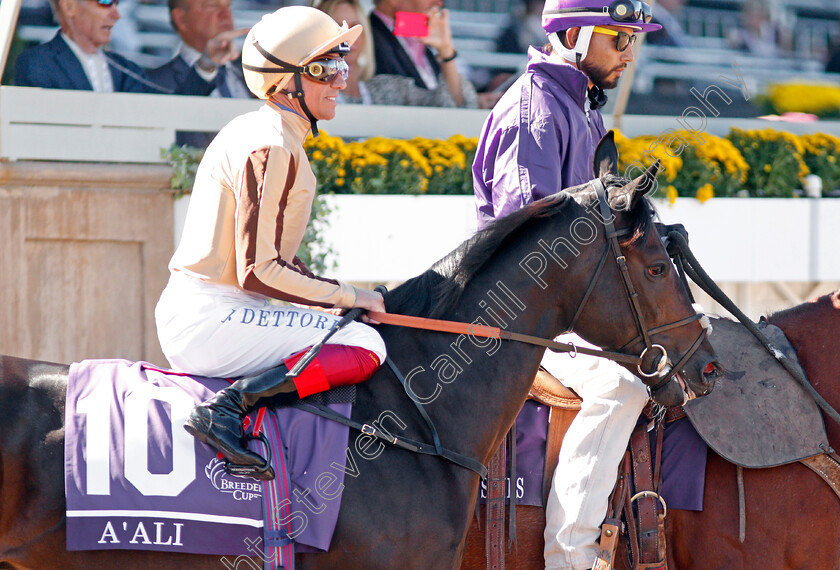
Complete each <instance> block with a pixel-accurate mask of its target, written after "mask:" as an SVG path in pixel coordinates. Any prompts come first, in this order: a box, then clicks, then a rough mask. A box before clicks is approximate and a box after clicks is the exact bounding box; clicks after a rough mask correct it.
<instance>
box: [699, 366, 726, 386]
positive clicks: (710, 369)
mask: <svg viewBox="0 0 840 570" xmlns="http://www.w3.org/2000/svg"><path fill="white" fill-rule="evenodd" d="M721 376H723V368H721V366H720V365H719V364H718V363H717V362H709V363H708V364H707V365H706V367H705V368H704V369H703V378H704V379H705V380H706V382H714V381H715V380H717V379H718V378H720V377H721Z"/></svg>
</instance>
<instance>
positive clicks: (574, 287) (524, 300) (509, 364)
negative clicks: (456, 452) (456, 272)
mask: <svg viewBox="0 0 840 570" xmlns="http://www.w3.org/2000/svg"><path fill="white" fill-rule="evenodd" d="M544 225H548V224H544ZM560 227H562V224H559V223H558V224H554V231H553V233H552V232H549V233H551V236H550V237H549V235H548V233H546V235H533V234H531V233H529V234H527V236H526V239H523V240H520V244H521V243H527V244H531V245H532V246H533V248H529V249H523V248H522V247H521V245H520V247H516V248H510V249H514V250H516V251H506V252H502V253H500V254H499V255H496V256H494V258H493V259H492V260H490V261H488V263H487V265H486V267H485V268H483V269H482V270H481V271H480V272H479V274H478V275H476V276H475V277H474V279H473V280H472V281H471V282H470V283H469V285H468V286H467V287H466V289H465V291H464V294H463V296H462V298H461V301H460V303H459V305H458V308H457V309H455V310H454V311H453V312H452V313H451V314H450V315H447V316H445V317H444V318H446V319H449V320H456V321H462V322H469V323H478V324H479V325H489V326H492V327H499V328H501V329H504V330H509V331H514V332H519V333H524V334H528V335H532V336H538V337H541V338H548V339H550V338H553V337H554V336H556V335H557V334H558V333H559V332H560V331H561V330H562V329H563V326H564V325H565V324H567V323H566V322H563V321H564V320H568V319H569V317H570V315H572V314H573V313H574V309H575V307H574V306H573V305H574V304H576V303H577V302H579V300H580V298H581V297H582V295H583V293H584V288H585V287H586V284H587V283H588V280H587V278H588V276H589V273H591V272H587V271H586V270H583V269H581V270H578V268H579V267H580V266H582V265H586V264H587V263H589V264H594V261H593V259H594V257H595V255H578V256H571V255H570V256H569V261H568V262H566V263H567V264H568V265H567V266H566V267H565V268H564V267H562V266H561V264H560V263H558V262H556V260H552V259H551V258H550V256H549V255H548V254H545V253H544V252H543V250H542V249H541V248H540V247H539V246H538V243H539V241H540V240H542V242H543V243H551V242H552V241H553V240H554V239H556V238H557V235H558V228H560ZM563 231H564V232H565V228H563ZM593 247H596V249H597V248H600V242H598V244H597V245H595V246H593ZM535 252H537V253H540V252H542V255H543V256H544V257H545V261H546V264H547V268H546V270H545V271H544V272H543V273H541V274H540V275H539V276H536V275H535V272H534V271H533V269H530V270H529V269H527V268H526V267H523V265H522V263H521V261H522V260H523V259H526V258H527V257H528V256H529V255H530V254H532V253H535ZM526 265H527V264H526ZM545 284H550V286H548V287H547V288H546V287H544V286H545ZM454 340H455V342H454V343H453V342H452V341H453V339H446V340H444V341H442V342H441V343H440V345H439V346H438V348H439V349H440V350H441V352H440V353H437V354H438V356H437V358H436V359H434V360H432V366H430V367H429V368H434V369H435V370H436V371H437V373H438V375H439V376H440V375H441V374H442V373H443V371H444V370H448V371H449V374H456V373H457V378H455V379H454V380H451V381H449V382H448V383H447V384H446V386H445V390H444V391H442V393H441V397H440V398H437V399H436V401H435V402H433V403H431V404H430V405H429V406H428V408H427V409H428V410H429V413H430V414H432V415H433V416H435V417H447V418H450V421H447V422H446V424H447V426H446V428H445V429H446V431H448V432H449V434H450V435H451V436H452V437H453V438H457V440H458V441H459V442H463V443H462V444H461V445H466V446H467V447H469V448H470V449H472V450H473V452H474V453H476V454H477V455H478V456H479V457H482V458H483V459H486V460H489V458H490V454H492V452H493V451H495V448H496V446H497V445H498V443H499V442H500V441H501V438H502V437H503V436H504V434H505V433H506V432H507V430H508V429H509V428H510V425H511V424H512V423H513V421H514V419H515V418H516V415H517V414H518V412H519V410H520V408H521V407H522V404H523V403H524V402H525V399H526V397H527V395H528V390H529V388H530V386H531V384H532V383H533V380H534V376H535V374H536V371H537V369H538V367H539V363H540V360H541V358H542V354H543V352H544V350H543V349H542V348H541V347H538V346H534V345H530V344H525V343H521V342H515V341H502V340H498V339H496V340H490V339H484V338H478V337H473V336H470V335H461V336H459V337H458V339H454ZM435 363H436V364H435ZM429 372H430V373H431V370H430V371H429ZM441 431H443V430H441ZM441 435H442V436H443V433H442V434H441ZM485 456H486V457H485Z"/></svg>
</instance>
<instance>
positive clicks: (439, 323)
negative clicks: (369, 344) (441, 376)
mask: <svg viewBox="0 0 840 570" xmlns="http://www.w3.org/2000/svg"><path fill="white" fill-rule="evenodd" d="M367 315H368V316H369V317H370V318H371V319H373V320H375V321H377V322H379V323H382V324H383V325H396V326H400V327H408V328H413V329H424V330H429V331H438V332H446V333H452V334H468V335H470V336H473V337H481V338H498V339H501V340H514V341H518V342H524V343H526V344H533V345H536V346H544V347H546V348H548V349H550V350H552V351H554V352H571V353H572V354H577V353H580V354H588V355H590V356H599V357H601V358H608V359H610V360H613V361H615V362H623V363H624V364H633V365H636V366H638V365H639V364H641V362H642V359H641V358H640V357H638V356H632V355H630V354H622V353H620V352H609V351H606V350H599V349H595V348H586V347H583V346H580V347H579V346H575V345H574V344H571V343H566V342H557V341H555V340H551V339H547V338H541V337H538V336H531V335H527V334H522V333H516V332H510V331H504V330H501V329H500V328H499V327H491V326H488V325H480V324H475V323H461V322H457V321H444V320H440V319H428V318H426V317H413V316H411V315H397V314H395V313H380V312H378V311H368V313H367ZM704 334H705V333H704Z"/></svg>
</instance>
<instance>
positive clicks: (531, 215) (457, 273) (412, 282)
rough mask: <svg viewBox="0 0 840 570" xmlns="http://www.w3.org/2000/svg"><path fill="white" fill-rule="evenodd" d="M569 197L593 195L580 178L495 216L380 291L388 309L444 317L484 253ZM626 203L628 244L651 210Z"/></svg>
mask: <svg viewBox="0 0 840 570" xmlns="http://www.w3.org/2000/svg"><path fill="white" fill-rule="evenodd" d="M603 180H604V185H605V187H607V188H614V187H621V186H624V185H625V184H627V182H628V180H627V179H624V178H620V177H618V176H613V175H607V176H606V177H605V178H604V179H603ZM569 200H575V201H577V202H579V203H581V204H584V205H585V204H588V203H591V202H592V201H594V200H597V198H596V196H595V191H594V189H593V188H592V186H591V185H590V184H589V183H586V184H582V185H580V186H575V187H573V188H568V189H566V190H565V191H563V192H558V193H557V194H554V195H553V196H549V197H547V198H543V199H542V200H538V201H537V202H534V203H532V204H528V205H527V206H525V207H524V208H522V209H520V210H517V211H515V212H513V213H511V214H509V215H507V216H505V217H503V218H499V219H497V220H495V221H494V222H493V223H491V224H490V225H488V226H487V227H486V228H484V229H483V230H481V231H479V232H477V233H476V234H475V235H474V236H472V237H471V238H469V239H468V240H466V241H465V242H464V243H462V244H461V245H460V246H458V247H457V248H456V249H455V250H454V251H452V252H451V253H449V254H448V255H447V256H446V257H444V258H443V259H441V260H440V261H438V262H437V263H435V264H434V265H432V267H430V268H429V269H428V270H426V272H424V273H422V274H420V275H418V276H417V277H413V278H411V279H409V280H408V281H406V282H405V283H403V284H402V285H400V286H399V287H397V288H396V289H394V290H393V291H391V292H389V293H388V294H387V295H386V296H385V304H386V307H387V309H388V311H389V312H392V313H399V314H403V315H413V316H422V317H429V318H441V317H443V316H445V315H446V314H447V313H449V311H451V310H452V309H453V308H454V307H455V306H456V305H457V304H458V302H459V301H460V299H461V295H462V294H463V292H464V288H465V287H466V286H467V283H469V282H470V280H471V279H472V278H473V277H474V276H475V274H476V273H477V272H478V270H479V269H481V267H482V266H483V265H484V264H485V263H486V262H487V260H488V259H489V258H490V256H492V255H493V254H494V253H496V252H497V251H498V250H499V249H500V248H501V247H502V245H503V244H504V243H506V242H507V241H509V240H511V239H512V238H513V237H514V236H516V235H517V234H518V232H519V231H520V230H521V229H522V228H523V226H524V225H525V224H526V222H528V221H529V220H532V219H535V218H547V217H552V216H555V215H560V214H562V213H563V212H564V211H565V210H566V209H567V208H566V207H567V205H568V204H569ZM610 202H611V205H612V206H613V207H614V208H619V207H620V206H618V205H617V204H616V200H615V196H611V197H610ZM627 208H629V201H627V200H625V204H624V210H625V211H626V212H627V221H628V222H629V224H630V227H631V233H630V237H629V238H625V240H624V242H623V243H630V242H632V241H634V240H635V239H638V237H639V236H641V235H643V234H644V232H645V229H646V228H647V226H648V224H649V223H650V220H651V219H652V218H653V216H654V215H655V210H654V209H653V206H652V205H651V204H650V202H649V201H648V200H647V198H644V199H642V200H639V201H638V204H637V205H636V207H635V208H633V210H632V211H628V210H627Z"/></svg>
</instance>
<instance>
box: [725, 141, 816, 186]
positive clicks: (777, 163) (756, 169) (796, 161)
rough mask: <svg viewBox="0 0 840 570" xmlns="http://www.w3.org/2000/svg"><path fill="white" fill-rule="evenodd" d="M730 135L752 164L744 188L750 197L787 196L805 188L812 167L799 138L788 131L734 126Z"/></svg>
mask: <svg viewBox="0 0 840 570" xmlns="http://www.w3.org/2000/svg"><path fill="white" fill-rule="evenodd" d="M727 138H728V139H729V140H730V141H731V142H732V144H733V145H735V147H737V148H738V149H740V151H741V155H742V156H743V157H744V160H746V161H747V164H748V165H749V172H748V173H747V178H746V181H745V183H744V188H745V189H746V190H747V192H749V194H750V196H768V197H776V198H787V197H791V196H793V191H794V190H795V189H798V188H801V187H802V178H803V177H804V176H805V175H807V174H808V167H807V166H806V165H805V162H804V161H803V160H802V153H803V152H804V148H803V146H802V142H801V141H800V140H799V137H797V136H796V135H793V134H791V133H787V132H784V131H774V130H771V129H763V130H746V131H745V130H742V129H736V128H733V129H732V130H731V131H730V132H729V134H728V135H727Z"/></svg>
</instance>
